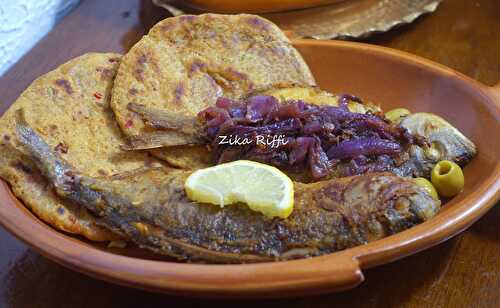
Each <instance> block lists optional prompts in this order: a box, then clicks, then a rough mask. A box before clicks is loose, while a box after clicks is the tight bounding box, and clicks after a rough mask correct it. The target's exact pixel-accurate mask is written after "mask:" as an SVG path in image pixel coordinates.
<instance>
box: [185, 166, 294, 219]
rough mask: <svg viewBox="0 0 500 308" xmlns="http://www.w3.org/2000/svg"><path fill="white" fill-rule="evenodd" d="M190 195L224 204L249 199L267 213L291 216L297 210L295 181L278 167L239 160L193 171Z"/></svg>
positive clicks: (188, 188)
mask: <svg viewBox="0 0 500 308" xmlns="http://www.w3.org/2000/svg"><path fill="white" fill-rule="evenodd" d="M185 189H186V193H187V196H188V198H190V199H191V200H193V201H197V202H203V203H211V204H216V205H220V206H221V207H224V206H226V205H229V204H234V203H237V202H242V203H246V204H247V205H248V207H249V208H250V209H252V210H254V211H257V212H260V213H262V214H264V215H266V216H267V217H281V218H286V217H288V216H289V215H290V214H291V213H292V210H293V182H292V180H290V178H289V177H288V176H286V174H284V173H283V172H281V171H280V170H278V169H277V168H275V167H272V166H269V165H265V164H261V163H257V162H253V161H249V160H237V161H234V162H230V163H226V164H221V165H217V166H214V167H210V168H206V169H201V170H197V171H195V172H193V173H192V174H191V175H190V176H189V177H188V178H187V180H186V183H185Z"/></svg>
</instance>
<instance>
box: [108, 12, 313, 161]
mask: <svg viewBox="0 0 500 308" xmlns="http://www.w3.org/2000/svg"><path fill="white" fill-rule="evenodd" d="M276 84H301V85H311V86H312V85H314V84H315V81H314V78H313V76H312V74H311V72H310V70H309V68H308V66H307V64H306V63H305V62H304V60H303V59H302V57H301V56H300V54H299V53H298V52H297V50H295V48H294V47H293V46H292V45H291V43H290V41H289V40H288V38H287V37H286V36H285V34H284V33H283V32H282V31H281V30H280V29H279V28H278V27H277V26H276V25H274V24H273V23H271V22H270V21H268V20H266V19H263V18H261V17H258V16H254V15H244V14H243V15H217V14H203V15H198V16H193V15H184V16H179V17H173V18H168V19H165V20H163V21H161V22H159V23H158V24H157V25H155V26H154V27H153V28H152V29H151V31H150V32H149V34H148V35H146V36H144V37H143V38H142V39H141V40H140V41H139V42H138V43H137V44H136V45H135V46H134V47H132V49H131V50H130V51H129V52H128V53H127V54H126V55H125V56H124V57H123V60H122V63H121V65H120V68H119V69H118V74H117V77H116V79H115V83H114V85H113V95H112V101H111V107H112V108H113V111H114V112H115V115H116V118H117V121H118V123H119V124H120V127H121V128H122V130H123V131H124V132H125V134H126V135H127V136H134V135H138V134H141V133H144V132H147V131H148V130H149V131H150V130H151V128H146V127H145V126H144V123H143V121H142V119H141V118H140V117H139V116H138V115H136V114H134V113H133V112H131V111H129V109H128V108H127V106H128V104H129V103H136V104H141V105H145V106H146V107H150V108H155V109H160V110H164V111H168V112H170V113H172V114H179V115H181V114H182V115H196V114H197V113H198V112H199V111H201V110H202V109H204V108H206V107H208V106H213V105H214V104H215V101H216V99H217V98H218V97H221V96H225V97H229V98H235V99H238V98H242V97H244V96H246V95H247V94H248V93H250V92H254V91H256V90H259V89H261V88H267V87H269V86H271V85H276ZM153 153H154V154H155V155H156V156H158V157H160V158H162V159H164V160H166V161H168V162H169V163H170V164H172V165H175V166H178V167H183V168H190V169H191V168H193V166H199V165H200V162H203V161H207V160H208V159H209V158H208V155H209V154H208V152H207V151H206V150H205V149H204V148H203V147H185V146H184V147H176V148H169V149H159V150H155V151H153ZM179 153H182V154H183V155H182V158H181V157H179Z"/></svg>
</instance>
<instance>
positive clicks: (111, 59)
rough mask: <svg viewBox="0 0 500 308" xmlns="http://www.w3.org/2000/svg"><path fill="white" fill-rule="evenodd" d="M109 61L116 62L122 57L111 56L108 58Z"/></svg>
mask: <svg viewBox="0 0 500 308" xmlns="http://www.w3.org/2000/svg"><path fill="white" fill-rule="evenodd" d="M108 61H109V62H110V63H115V62H118V61H120V58H109V59H108Z"/></svg>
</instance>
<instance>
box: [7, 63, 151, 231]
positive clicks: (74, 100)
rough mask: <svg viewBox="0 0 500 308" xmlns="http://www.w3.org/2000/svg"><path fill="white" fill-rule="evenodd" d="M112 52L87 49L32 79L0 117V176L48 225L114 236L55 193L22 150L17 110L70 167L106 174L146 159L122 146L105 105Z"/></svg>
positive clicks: (136, 165)
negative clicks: (86, 52)
mask: <svg viewBox="0 0 500 308" xmlns="http://www.w3.org/2000/svg"><path fill="white" fill-rule="evenodd" d="M119 61H120V55H117V54H96V53H92V54H86V55H83V56H81V57H78V58H76V59H73V60H71V61H69V62H68V63H66V64H64V65H62V66H60V67H59V68H57V69H56V70H54V71H52V72H50V73H48V74H46V75H44V76H42V77H40V78H38V79H37V80H35V81H34V82H33V83H32V84H31V85H30V86H29V87H28V88H27V89H26V90H25V91H24V92H23V93H22V94H21V96H20V97H19V98H18V99H17V101H16V102H15V103H14V104H13V105H12V106H11V107H10V109H9V110H7V112H6V113H5V114H4V115H3V116H2V118H1V119H0V176H1V177H2V178H4V179H5V180H7V181H8V182H9V183H10V185H11V187H12V190H13V192H14V193H15V195H16V196H17V197H18V198H20V199H21V200H22V201H24V203H25V204H26V206H28V207H29V208H30V209H31V210H32V211H33V212H34V213H35V214H36V215H37V216H38V217H40V218H41V219H42V220H44V221H46V222H47V223H49V224H51V225H52V226H54V227H56V228H58V229H60V230H63V231H66V232H69V233H74V234H80V235H83V236H85V237H87V238H89V239H91V240H96V241H106V240H113V239H116V238H117V236H116V235H114V234H112V233H110V232H109V231H107V230H105V229H102V228H101V227H99V226H97V224H96V219H95V218H94V216H92V215H90V214H89V212H87V210H86V209H84V208H83V207H81V206H79V205H76V204H74V203H71V202H68V201H67V200H62V199H60V198H59V197H57V196H56V195H55V194H54V192H53V190H52V188H51V187H50V185H49V184H48V183H47V182H46V180H45V179H44V178H43V177H42V176H41V175H39V174H38V171H37V170H36V168H34V166H33V165H32V164H31V163H30V161H29V159H27V158H26V157H24V156H23V148H22V147H21V146H20V145H19V143H18V140H17V138H16V134H15V126H16V116H15V113H16V110H19V109H23V111H24V116H25V118H26V121H27V122H28V123H29V125H30V126H31V127H33V128H34V129H35V130H36V131H37V132H38V133H39V134H40V135H42V136H43V138H44V140H46V141H47V142H48V143H49V145H50V146H51V147H53V148H54V149H55V150H57V151H58V152H59V153H61V155H62V156H63V157H64V158H65V159H66V160H67V161H68V162H70V163H71V164H72V165H73V166H75V168H77V169H78V170H80V171H81V172H82V173H85V174H89V175H90V174H92V175H93V176H99V177H103V176H108V175H112V174H115V173H120V172H124V171H128V170H132V169H136V168H141V167H143V166H144V165H145V164H149V163H151V161H152V160H154V159H152V158H151V157H149V156H148V155H147V153H144V152H124V151H122V150H121V149H120V145H121V144H123V143H124V141H123V140H122V134H121V131H120V129H119V128H118V125H117V124H116V121H115V119H114V115H113V112H112V111H111V109H110V107H109V98H110V92H111V85H112V83H113V78H114V76H115V73H116V69H117V67H118V65H119Z"/></svg>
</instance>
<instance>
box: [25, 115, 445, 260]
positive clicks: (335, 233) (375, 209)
mask: <svg viewBox="0 0 500 308" xmlns="http://www.w3.org/2000/svg"><path fill="white" fill-rule="evenodd" d="M17 134H18V138H19V140H20V141H21V143H22V144H23V145H24V146H25V149H26V152H27V153H28V155H29V156H30V157H31V159H32V160H33V161H34V162H35V163H36V165H37V167H38V168H39V170H40V171H41V173H42V174H43V175H44V177H46V179H47V180H48V181H49V182H50V183H51V184H52V185H53V187H54V188H55V192H56V193H57V195H59V196H60V197H62V198H64V199H67V200H71V201H72V202H75V203H78V204H80V205H81V206H84V207H86V208H88V209H89V210H90V211H92V212H93V213H94V214H95V215H97V216H99V217H100V218H101V220H100V221H101V223H102V224H103V225H104V226H106V227H107V228H109V229H110V230H113V231H114V232H117V233H118V234H122V235H124V236H126V237H127V238H130V239H131V240H132V241H134V242H135V243H136V244H138V245H139V246H141V247H143V248H147V249H150V250H152V251H154V252H157V253H161V254H165V255H169V256H172V257H175V258H178V259H180V260H188V261H204V262H214V263H244V262H262V261H276V260H287V259H294V258H303V257H310V256H317V255H322V254H326V253H331V252H334V251H338V250H342V249H346V248H349V247H353V246H357V245H361V244H365V243H367V242H370V241H374V240H377V239H380V238H383V237H385V236H388V235H390V234H393V233H396V232H400V231H402V230H405V229H407V228H410V227H412V226H414V225H416V224H418V223H421V222H423V221H425V220H427V219H429V218H431V217H433V216H434V215H435V214H436V213H437V212H438V210H439V208H440V201H437V200H434V199H433V198H432V197H431V196H430V195H429V194H428V193H427V192H426V191H425V190H424V189H423V188H421V187H420V186H418V185H417V184H416V183H415V182H414V181H412V180H411V179H408V178H402V177H398V176H395V175H392V174H388V173H377V174H368V175H361V176H354V177H346V178H341V179H334V180H328V181H323V182H316V183H313V184H301V183H295V209H294V211H293V213H292V214H291V216H289V217H288V218H287V219H277V218H274V219H269V218H266V217H265V216H263V215H261V214H259V213H256V212H253V211H251V210H249V209H248V208H247V207H246V206H244V205H234V206H228V207H224V208H222V209H221V208H219V207H217V206H213V205H208V204H197V203H193V202H191V201H190V200H188V199H187V197H186V194H185V192H184V185H183V184H184V181H185V179H186V177H187V176H188V175H189V174H190V173H189V172H186V171H182V170H178V169H168V168H153V169H149V170H144V169H143V170H140V171H137V172H132V173H126V174H124V175H122V176H115V177H113V178H107V179H103V178H95V177H89V176H87V175H84V174H82V173H79V172H77V171H76V170H75V169H74V168H73V167H72V166H71V165H70V164H69V163H68V162H66V161H65V160H64V159H63V158H61V156H60V154H59V153H57V152H55V151H54V150H53V149H52V147H50V146H49V145H48V144H47V143H46V142H45V141H44V140H43V139H42V138H41V137H40V136H39V135H38V134H37V133H36V132H35V131H34V130H33V129H32V128H30V127H29V126H28V125H27V124H26V123H25V122H24V121H22V120H20V121H19V123H18V126H17Z"/></svg>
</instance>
